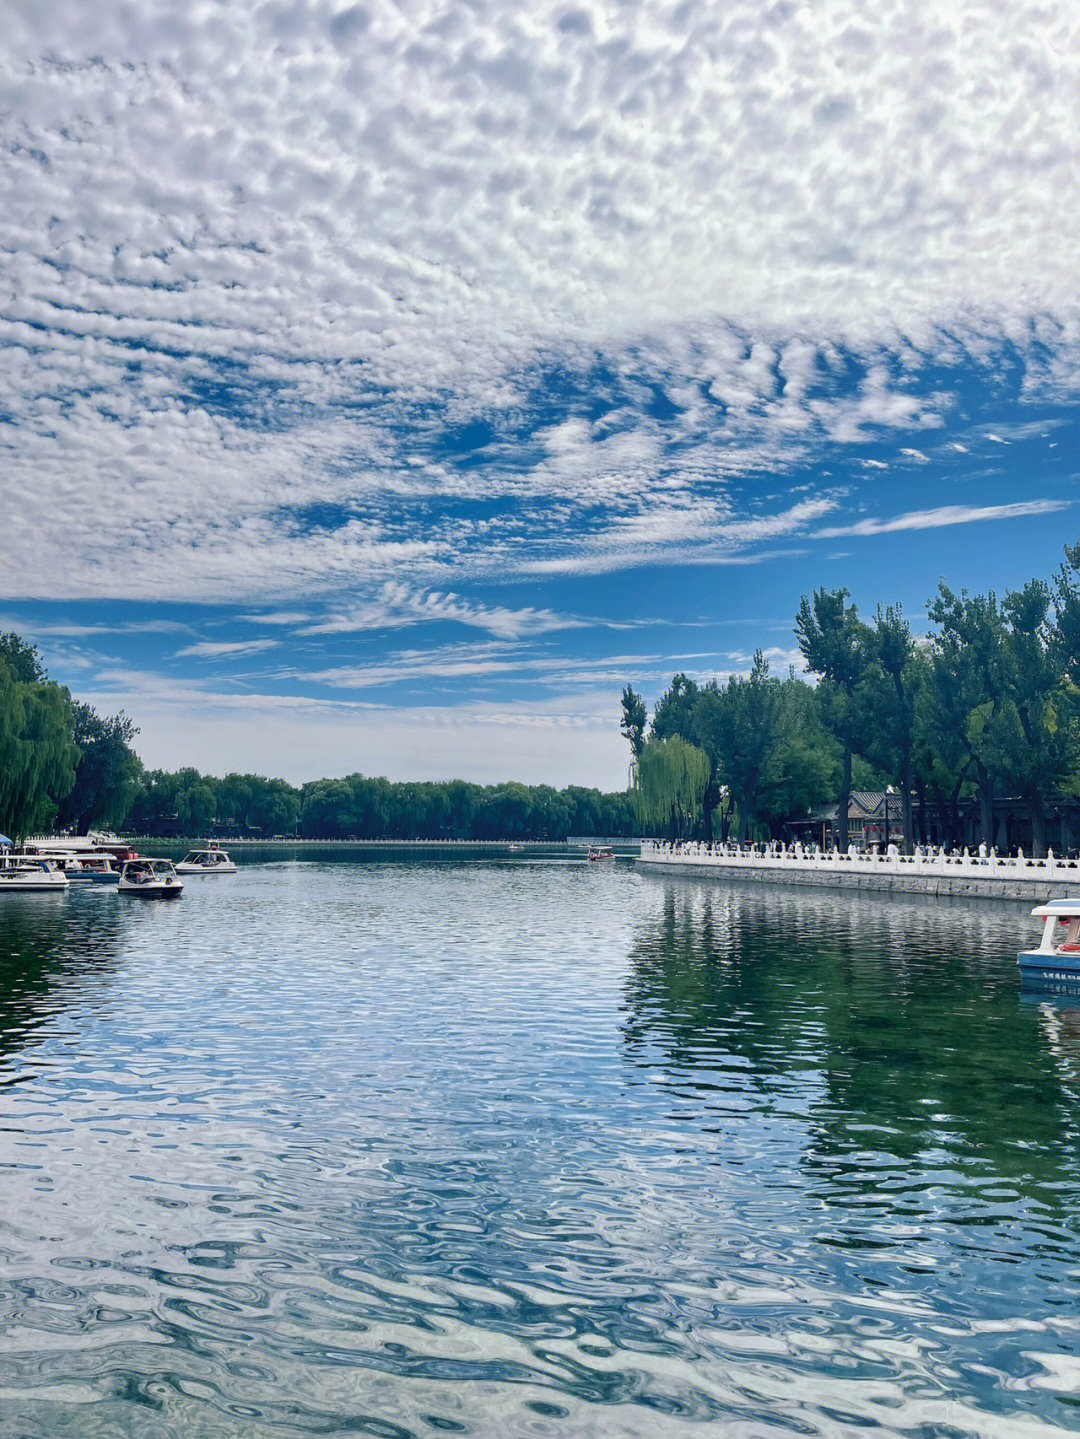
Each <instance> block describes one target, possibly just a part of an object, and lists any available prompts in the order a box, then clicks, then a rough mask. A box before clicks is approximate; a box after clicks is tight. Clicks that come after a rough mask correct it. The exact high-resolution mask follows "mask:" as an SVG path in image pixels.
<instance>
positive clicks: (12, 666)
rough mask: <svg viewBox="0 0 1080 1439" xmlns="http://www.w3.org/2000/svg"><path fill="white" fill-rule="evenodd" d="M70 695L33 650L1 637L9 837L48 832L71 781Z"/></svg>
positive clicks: (1, 824) (2, 802)
mask: <svg viewBox="0 0 1080 1439" xmlns="http://www.w3.org/2000/svg"><path fill="white" fill-rule="evenodd" d="M77 759H78V750H77V748H76V746H75V741H74V738H73V722H72V707H71V697H70V695H69V694H68V692H67V690H66V689H64V688H63V687H62V686H61V685H57V684H53V683H52V681H50V680H49V679H48V678H47V677H46V676H45V672H44V670H43V669H42V668H41V663H40V660H39V659H38V656H37V651H36V650H35V649H34V648H33V647H32V646H30V645H26V644H24V643H23V642H22V641H21V640H20V639H19V637H18V636H17V635H13V634H5V635H0V830H3V832H4V833H5V834H7V835H8V836H9V838H11V839H16V840H17V839H22V838H25V836H26V835H28V834H33V833H35V832H36V831H38V830H42V829H45V828H48V827H49V826H50V825H51V824H52V823H53V822H54V820H55V817H56V813H57V806H58V804H59V803H60V801H61V800H62V799H63V798H64V797H65V796H66V795H67V794H68V792H69V791H70V789H71V786H72V784H73V783H74V780H75V764H76V761H77Z"/></svg>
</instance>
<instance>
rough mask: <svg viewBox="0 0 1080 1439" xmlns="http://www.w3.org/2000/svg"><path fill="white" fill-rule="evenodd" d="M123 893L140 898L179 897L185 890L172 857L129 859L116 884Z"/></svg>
mask: <svg viewBox="0 0 1080 1439" xmlns="http://www.w3.org/2000/svg"><path fill="white" fill-rule="evenodd" d="M116 888H117V889H118V890H119V892H120V893H121V894H132V895H135V896H137V897H138V898H139V899H179V898H180V896H181V894H182V893H183V890H184V883H183V880H181V879H179V878H178V877H177V873H176V867H175V865H174V864H173V862H172V860H171V859H129V860H126V861H125V862H124V866H123V868H122V869H121V871H120V880H119V882H118V884H117V886H116Z"/></svg>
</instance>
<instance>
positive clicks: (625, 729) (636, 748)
mask: <svg viewBox="0 0 1080 1439" xmlns="http://www.w3.org/2000/svg"><path fill="white" fill-rule="evenodd" d="M648 720H649V712H648V710H647V709H646V708H645V701H644V700H643V699H642V698H641V696H640V695H639V694H638V693H636V691H635V690H634V688H633V686H632V685H627V686H626V688H625V689H624V690H623V692H622V724H621V725H620V726H619V733H620V734H621V735H622V736H623V737H624V738H625V739H626V740H628V741H629V743H630V753H631V755H632V757H633V762H634V764H637V762H638V760H639V759H640V757H641V749H642V746H643V745H644V743H645V727H646V725H647V724H648Z"/></svg>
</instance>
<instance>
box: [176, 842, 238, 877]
mask: <svg viewBox="0 0 1080 1439" xmlns="http://www.w3.org/2000/svg"><path fill="white" fill-rule="evenodd" d="M176 872H177V874H235V873H236V865H235V864H233V862H232V860H231V859H230V858H229V856H228V855H227V854H226V853H225V851H224V850H223V849H218V847H217V845H216V844H211V845H209V846H208V847H207V848H206V849H189V850H188V852H187V854H185V855H184V857H183V859H182V860H181V861H180V863H179V864H178V865H177V866H176Z"/></svg>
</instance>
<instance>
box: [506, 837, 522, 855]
mask: <svg viewBox="0 0 1080 1439" xmlns="http://www.w3.org/2000/svg"><path fill="white" fill-rule="evenodd" d="M506 848H507V849H508V850H509V851H510V853H511V854H518V853H519V852H520V851H521V850H523V849H524V848H525V846H524V845H523V844H521V843H519V841H518V840H516V839H512V840H511V841H510V843H509V844H508V845H507V846H506Z"/></svg>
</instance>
